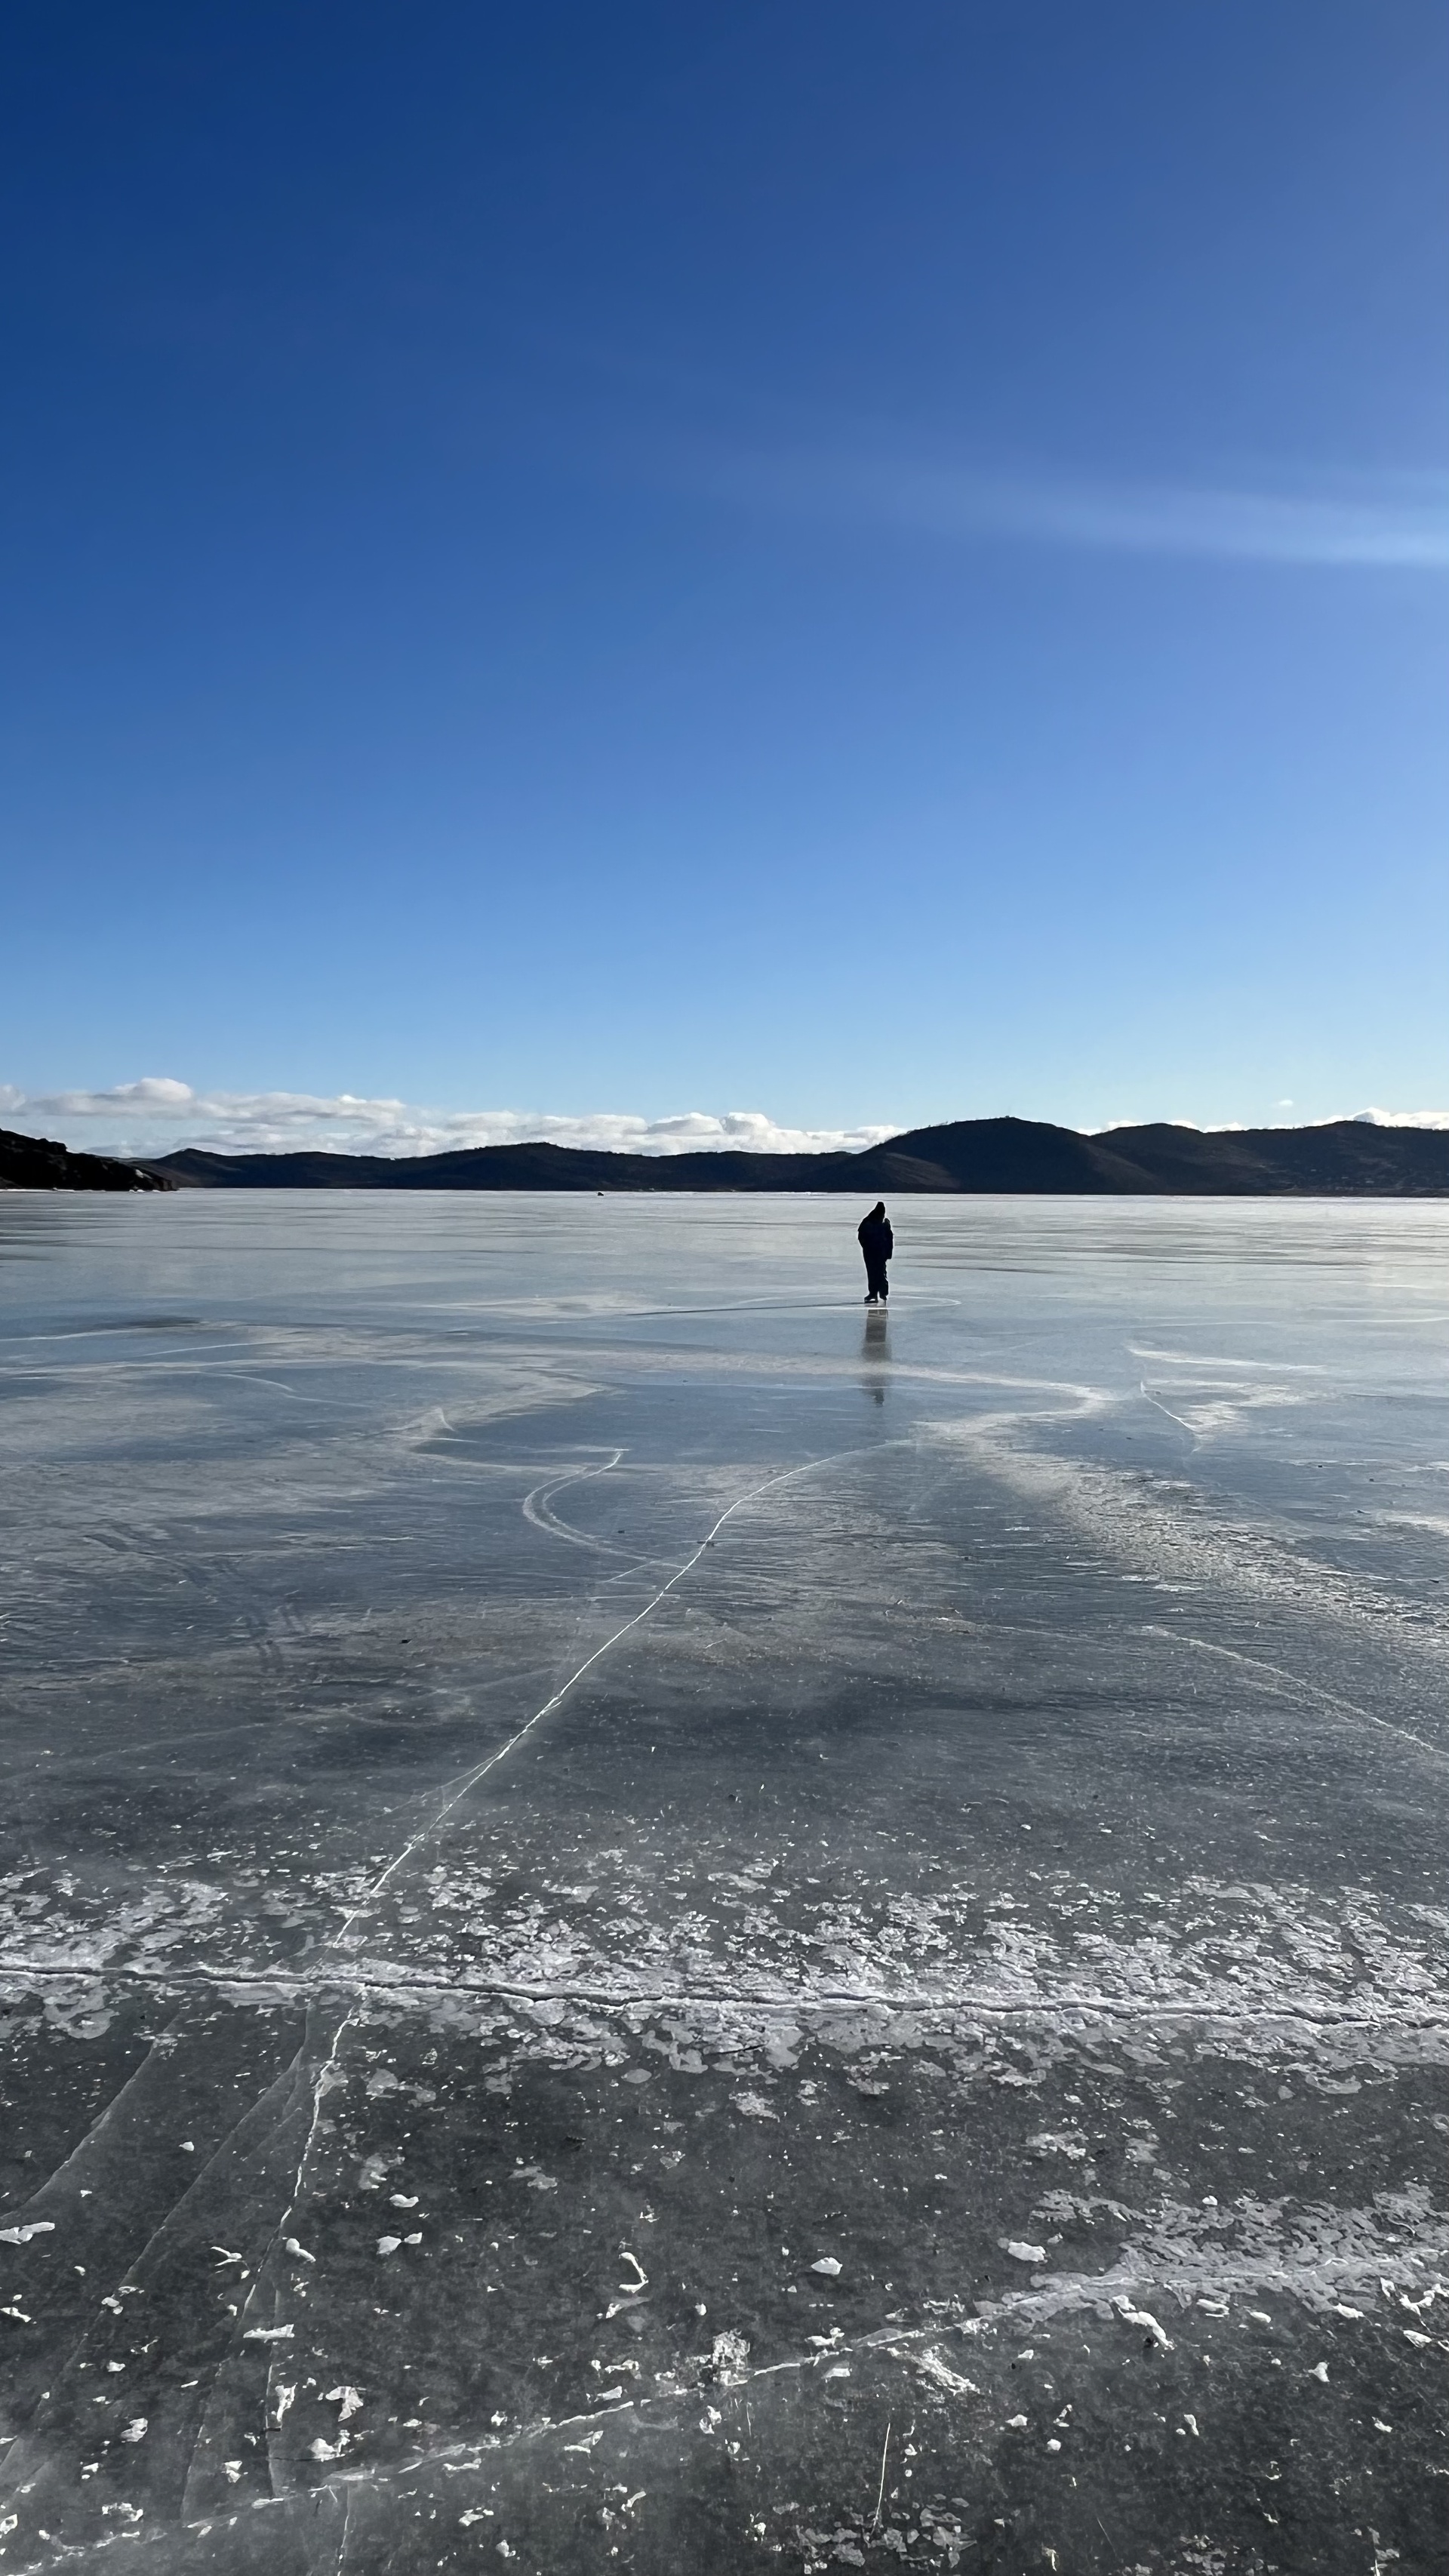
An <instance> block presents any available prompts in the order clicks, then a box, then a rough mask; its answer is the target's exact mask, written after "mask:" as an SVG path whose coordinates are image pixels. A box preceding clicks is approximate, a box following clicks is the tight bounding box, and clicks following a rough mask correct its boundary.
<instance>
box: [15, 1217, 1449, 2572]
mask: <svg viewBox="0 0 1449 2576" xmlns="http://www.w3.org/2000/svg"><path fill="white" fill-rule="evenodd" d="M858 1214H859V1211H858V1210H854V1209H851V1208H848V1207H846V1206H845V1205H844V1203H842V1202H840V1201H833V1200H821V1201H812V1200H796V1201H781V1200H779V1199H775V1198H771V1199H769V1200H752V1199H737V1198H726V1199H719V1200H715V1199H708V1200H689V1199H679V1198H674V1197H670V1198H661V1199H659V1200H653V1199H648V1198H630V1199H597V1200H596V1199H568V1198H549V1199H540V1200H528V1199H503V1198H494V1197H488V1198H473V1197H466V1196H456V1197H438V1198H414V1197H411V1196H410V1197H408V1198H407V1199H405V1200H404V1199H401V1198H398V1199H394V1198H392V1197H391V1196H383V1195H379V1196H377V1197H372V1196H358V1197H350V1196H347V1195H343V1194H336V1195H333V1194H327V1195H318V1196H316V1197H312V1196H303V1195H301V1194H298V1193H292V1192H288V1193H286V1194H282V1195H279V1196H277V1197H267V1196H262V1195H260V1194H252V1193H247V1194H245V1195H244V1196H238V1197H237V1198H230V1197H213V1196H209V1195H205V1196H204V1195H197V1196H194V1197H176V1198H170V1199H165V1200H145V1201H141V1202H135V1203H132V1202H128V1201H125V1200H118V1201H109V1200H106V1201H100V1200H97V1201H89V1200H84V1199H74V1200H67V1201H64V1202H62V1201H60V1200H50V1199H47V1198H44V1197H40V1196H35V1197H31V1196H28V1195H26V1196H22V1195H16V1196H15V1197H13V1198H10V1199H0V1334H3V1339H0V1442H3V1485H0V1512H3V1526H0V1639H3V1645H4V1656H5V1669H6V1677H7V1678H6V1688H7V1705H6V1718H5V1724H6V1739H5V1741H6V1756H7V1759H6V1774H5V1776H6V1785H7V1793H8V1807H9V1831H8V1833H7V1837H6V1843H5V1850H4V1854H3V1867H0V2023H3V2029H4V2064H3V2070H0V2082H3V2091H4V2096H5V2104H6V2108H5V2116H4V2121H3V2125H0V2335H3V2337H4V2339H5V2340H4V2343H3V2345H0V2352H3V2363H4V2391H5V2417H4V2433H5V2435H6V2436H7V2437H8V2438H7V2440H6V2442H5V2444H4V2445H3V2447H0V2568H3V2569H12V2568H20V2567H41V2566H45V2567H49V2566H51V2565H60V2564H62V2563H64V2564H70V2563H73V2562H74V2561H76V2560H80V2561H82V2562H83V2563H85V2564H89V2563H90V2562H91V2558H92V2557H93V2556H94V2554H95V2553H97V2552H98V2551H99V2550H101V2549H102V2548H103V2547H108V2546H109V2545H111V2544H112V2543H115V2544H116V2545H119V2544H120V2543H121V2541H122V2540H124V2539H127V2538H129V2539H131V2540H133V2541H139V2542H140V2543H142V2544H144V2545H145V2547H146V2548H147V2550H148V2551H149V2558H148V2562H147V2563H149V2564H152V2565H155V2566H159V2567H162V2568H166V2569H177V2570H181V2569H185V2570H188V2571H189V2570H192V2569H206V2570H212V2569H214V2570H218V2571H224V2576H232V2571H238V2570H243V2569H246V2570H250V2569H252V2568H253V2567H254V2566H260V2565H262V2564H265V2566H266V2568H267V2570H268V2576H285V2571H291V2570H293V2569H295V2570H298V2571H301V2570H306V2571H309V2576H312V2571H332V2570H340V2571H345V2576H371V2571H374V2570H376V2571H381V2570H384V2569H387V2570H402V2571H410V2570H413V2569H417V2570H424V2569H427V2570H433V2569H445V2568H446V2569H451V2568H454V2567H476V2566H479V2565H487V2566H492V2565H494V2564H496V2563H499V2562H502V2563H505V2564H507V2565H509V2566H510V2567H514V2568H517V2569H518V2570H520V2571H528V2576H535V2571H539V2576H543V2572H544V2571H547V2576H566V2571H569V2570H585V2569H588V2570H592V2569H605V2570H606V2569H609V2568H611V2567H613V2566H615V2565H618V2566H619V2567H621V2568H622V2567H626V2566H627V2567H633V2568H636V2569H640V2570H646V2571H660V2576H663V2571H673V2570H676V2569H677V2570H680V2571H681V2572H682V2576H684V2571H687V2576H697V2572H698V2571H711V2570H719V2571H726V2570H729V2571H734V2570H745V2569H749V2568H751V2567H756V2566H758V2567H759V2568H760V2569H762V2570H763V2569H765V2568H767V2567H770V2568H774V2567H779V2566H784V2567H786V2568H789V2567H795V2568H812V2569H817V2568H821V2569H823V2568H824V2567H826V2566H828V2565H832V2564H834V2563H836V2562H839V2563H843V2564H845V2565H848V2566H849V2565H859V2564H865V2565H873V2564H878V2565H880V2566H886V2565H888V2564H892V2565H896V2566H906V2567H932V2568H940V2567H951V2566H954V2565H958V2564H959V2565H960V2566H962V2567H963V2568H971V2569H976V2568H992V2569H999V2570H1002V2571H1006V2570H1012V2571H1016V2570H1022V2569H1025V2568H1028V2567H1032V2568H1035V2567H1043V2566H1049V2565H1055V2566H1057V2567H1058V2568H1059V2569H1061V2570H1066V2569H1072V2570H1086V2569H1098V2568H1099V2569H1103V2570H1105V2569H1108V2568H1114V2569H1115V2568H1136V2569H1142V2570H1148V2571H1152V2576H1157V2571H1166V2570H1169V2569H1171V2570H1182V2571H1187V2570H1192V2571H1197V2576H1208V2571H1216V2576H1227V2571H1237V2570H1244V2571H1246V2570H1250V2569H1252V2570H1263V2571H1266V2570H1268V2569H1270V2568H1274V2567H1277V2568H1282V2569H1285V2570H1287V2569H1292V2570H1306V2569H1310V2568H1311V2569H1314V2570H1332V2571H1337V2570H1339V2569H1342V2570H1345V2571H1347V2570H1350V2569H1352V2570H1355V2571H1356V2570H1361V2569H1362V2570H1367V2569H1370V2568H1374V2567H1376V2566H1377V2567H1379V2568H1381V2569H1382V2568H1387V2567H1389V2566H1390V2565H1392V2566H1394V2567H1395V2568H1396V2569H1397V2571H1398V2576H1413V2571H1417V2570H1420V2569H1428V2568H1430V2567H1434V2568H1437V2567H1439V2566H1441V2565H1442V2564H1443V2563H1444V2551H1445V2542H1446V2500H1449V2475H1446V2472H1449V2451H1446V2446H1445V2441H1444V2435H1443V2430H1442V2427H1443V2423H1444V2420H1445V2416H1444V2375H1445V2368H1446V2355H1449V2285H1446V2272H1449V2003H1446V1991H1445V1964H1446V1953H1449V1899H1446V1892H1445V1885H1444V1860H1443V1854H1444V1847H1445V1822H1446V1805H1449V1801H1446V1794H1445V1793H1446V1782H1449V1770H1446V1756H1449V1696H1446V1680H1449V1633H1446V1620H1445V1608H1444V1602H1445V1591H1444V1575H1445V1564H1446V1553H1449V1364H1446V1350H1449V1210H1446V1209H1440V1208H1438V1207H1434V1206H1418V1207H1414V1206H1404V1205H1402V1204H1395V1205H1387V1206H1386V1205H1373V1204H1368V1203H1363V1202H1357V1203H1352V1204H1341V1205H1309V1204H1301V1205H1293V1204H1287V1205H1285V1204H1284V1203H1281V1202H1276V1203H1273V1204H1271V1205H1253V1204H1251V1203H1244V1202H1234V1203H1231V1204H1227V1205H1219V1206H1214V1205H1212V1204H1209V1203H1186V1202H1166V1203H1164V1202H1154V1203H1148V1204H1140V1205H1139V1204H1131V1203H1122V1202H1108V1203H1085V1202H1039V1201H1038V1202H1031V1201H1015V1202H1012V1201H991V1200H986V1201H969V1200H966V1201H963V1200H956V1201H909V1202H907V1201H902V1202H901V1203H899V1205H898V1206H897V1207H896V1208H894V1209H893V1210H892V1215H893V1218H894V1220H895V1223H896V1233H897V1241H898V1243H899V1246H900V1250H899V1254H898V1257H897V1261H896V1265H895V1271H894V1278H893V1289H894V1293H893V1297H892V1303H891V1310H890V1316H889V1321H888V1323H887V1320H886V1318H885V1317H883V1316H880V1315H877V1314H871V1315H870V1316H869V1317H867V1316H866V1314H865V1313H864V1311H863V1309H862V1306H861V1302H860V1300H861V1296H862V1293H863V1280H862V1278H861V1276H860V1275H859V1259H858V1254H857V1251H856V1247H855V1243H854V1221H855V1218H856V1217H857V1216H858ZM1325 2373H1326V2376H1325ZM1395 2551H1397V2552H1398V2557H1397V2559H1396V2560H1395V2559H1394V2558H1393V2555H1392V2553H1393V2552H1395Z"/></svg>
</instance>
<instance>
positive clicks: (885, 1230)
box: [855, 1199, 896, 1306]
mask: <svg viewBox="0 0 1449 2576" xmlns="http://www.w3.org/2000/svg"><path fill="white" fill-rule="evenodd" d="M855 1239H856V1241H857V1243H858V1244H859V1245H860V1248H861V1251H862V1252H863V1253H864V1254H865V1302H866V1304H867V1306H874V1305H877V1304H878V1305H882V1306H883V1305H884V1304H885V1303H886V1300H887V1299H888V1297H889V1296H890V1293H891V1284H890V1281H889V1280H888V1279H887V1277H886V1263H887V1262H888V1261H889V1259H890V1257H891V1254H892V1253H893V1252H894V1250H895V1248H896V1245H895V1237H894V1235H893V1234H892V1233H891V1221H890V1218H889V1217H888V1216H887V1215H886V1212H885V1200H884V1199H877V1200H876V1203H875V1205H874V1207H873V1208H872V1209H871V1212H870V1214H869V1216H865V1217H862V1218H861V1221H860V1223H859V1225H858V1226H857V1227H856V1229H855Z"/></svg>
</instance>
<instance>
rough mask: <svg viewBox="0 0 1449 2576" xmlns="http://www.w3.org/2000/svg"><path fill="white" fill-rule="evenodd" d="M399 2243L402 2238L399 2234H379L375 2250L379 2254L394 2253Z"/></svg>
mask: <svg viewBox="0 0 1449 2576" xmlns="http://www.w3.org/2000/svg"><path fill="white" fill-rule="evenodd" d="M401 2243H402V2238H401V2237H400V2236H379V2238H378V2240H377V2250H378V2252H379V2254H395V2253H396V2252H397V2249H398V2247H399V2246H400V2245H401Z"/></svg>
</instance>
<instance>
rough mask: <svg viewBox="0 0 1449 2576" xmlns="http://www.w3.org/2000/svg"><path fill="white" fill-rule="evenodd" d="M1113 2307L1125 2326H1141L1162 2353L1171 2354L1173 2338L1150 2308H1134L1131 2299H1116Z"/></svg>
mask: <svg viewBox="0 0 1449 2576" xmlns="http://www.w3.org/2000/svg"><path fill="white" fill-rule="evenodd" d="M1112 2305H1113V2307H1114V2308H1115V2309H1116V2311H1117V2314H1118V2316H1119V2317H1120V2318H1121V2320H1122V2323H1123V2324H1124V2325H1126V2326H1141V2327H1142V2329H1143V2331H1144V2333H1146V2334H1150V2335H1151V2337H1152V2340H1153V2342H1154V2343H1155V2344H1156V2345H1157V2346H1158V2347H1159V2349H1160V2350H1161V2351H1163V2352H1171V2350H1172V2337H1171V2335H1169V2334H1168V2333H1166V2332H1165V2331H1164V2329H1163V2328H1162V2327H1161V2326H1160V2325H1159V2324H1158V2322H1157V2319H1156V2317H1155V2316H1154V2315H1153V2313H1152V2310H1151V2309H1150V2308H1134V2307H1133V2305H1132V2302H1131V2300H1130V2299H1114V2300H1113V2302H1112Z"/></svg>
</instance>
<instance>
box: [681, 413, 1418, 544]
mask: <svg viewBox="0 0 1449 2576" xmlns="http://www.w3.org/2000/svg"><path fill="white" fill-rule="evenodd" d="M699 472H700V474H701V475H702V478H703V480H704V482H705V484H706V486H707V487H708V488H709V489H710V490H711V491H712V492H713V493H714V494H715V495H716V497H718V498H720V499H722V500H729V501H732V502H734V503H736V504H743V505H745V506H748V507H752V508H756V509H760V508H763V509H772V510H779V511H786V512H788V513H790V515H792V516H804V515H809V516H813V517H825V518H832V519H836V520H846V521H851V522H854V523H856V524H862V523H864V524H869V525H874V526H877V527H896V528H900V529H902V530H903V531H908V532H912V533H915V534H917V535H925V536H935V537H940V538H943V539H947V540H951V541H955V542H957V543H967V542H970V543H976V544H980V543H983V542H989V541H992V540H995V541H998V542H999V541H1003V540H1005V541H1013V542H1017V543H1023V542H1025V543H1032V544H1037V545H1055V546H1069V547H1076V548H1085V549H1091V550H1094V551H1098V552H1106V553H1114V554H1137V555H1177V556H1199V557H1206V558H1211V559H1215V560H1217V561H1220V562H1237V563H1257V564H1302V565H1317V566H1322V567H1324V568H1327V569H1330V570H1345V571H1352V570H1364V569H1380V570H1389V569H1408V570H1412V571H1420V572H1443V571H1446V570H1449V475H1429V474H1389V475H1382V476H1377V477H1369V476H1363V475H1358V476H1342V477H1337V478H1329V477H1325V476H1314V477H1311V478H1302V479H1299V480H1297V481H1295V482H1293V483H1292V484H1288V483H1271V482H1265V483H1264V484H1262V485H1260V486H1258V487H1257V488H1254V487H1252V486H1250V485H1247V484H1237V483H1230V482H1221V483H1219V482H1203V483H1173V482H1160V483H1159V482H1152V481H1123V482H1113V481H1108V480H1098V479H1095V478H1092V477H1089V476H1078V475H1070V474H1067V475H1062V474H1053V473H1049V472H1043V473H1012V474H1004V473H998V472H994V471H992V470H990V469H989V468H983V467H979V466H976V465H973V464H970V463H966V462H961V461H952V460H950V459H948V458H942V457H941V456H939V455H937V456H934V457H929V456H925V455H923V454H920V453H915V454H912V453H909V452H906V451H898V452H887V451H884V450H882V449H881V448H880V447H879V446H875V445H866V446H862V447H861V448H860V449H859V450H858V451H855V452H846V451H842V450H840V449H838V448H836V449H824V448H822V449H820V450H818V451H815V452H808V451H803V450H794V451H783V452H780V451H777V452H774V453H770V452H756V453H753V454H751V453H748V452H746V453H737V454H735V455H732V456H728V457H726V456H720V455H718V454H716V455H715V456H713V457H711V458H707V459H703V460H701V462H700V465H699Z"/></svg>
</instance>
